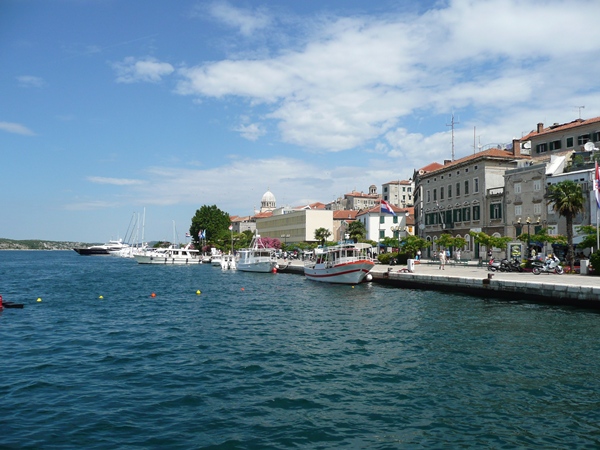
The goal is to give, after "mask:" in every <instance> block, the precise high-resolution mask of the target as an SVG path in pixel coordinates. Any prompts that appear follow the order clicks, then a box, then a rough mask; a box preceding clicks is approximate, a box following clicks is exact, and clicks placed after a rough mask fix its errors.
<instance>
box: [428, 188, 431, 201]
mask: <svg viewBox="0 0 600 450" xmlns="http://www.w3.org/2000/svg"><path fill="white" fill-rule="evenodd" d="M429 202H431V192H430V191H427V203H429Z"/></svg>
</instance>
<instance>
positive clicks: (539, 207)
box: [533, 203, 542, 216]
mask: <svg viewBox="0 0 600 450" xmlns="http://www.w3.org/2000/svg"><path fill="white" fill-rule="evenodd" d="M533 214H535V215H537V216H539V215H541V214H542V204H541V203H534V204H533Z"/></svg>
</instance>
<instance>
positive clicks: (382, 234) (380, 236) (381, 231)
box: [379, 230, 385, 239]
mask: <svg viewBox="0 0 600 450" xmlns="http://www.w3.org/2000/svg"><path fill="white" fill-rule="evenodd" d="M384 238H385V230H379V239H384Z"/></svg>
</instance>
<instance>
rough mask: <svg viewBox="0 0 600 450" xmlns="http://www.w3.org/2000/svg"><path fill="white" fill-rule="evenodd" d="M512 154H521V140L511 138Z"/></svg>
mask: <svg viewBox="0 0 600 450" xmlns="http://www.w3.org/2000/svg"><path fill="white" fill-rule="evenodd" d="M513 155H515V156H521V142H520V141H519V140H518V139H513Z"/></svg>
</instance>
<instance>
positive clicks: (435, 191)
mask: <svg viewBox="0 0 600 450" xmlns="http://www.w3.org/2000/svg"><path fill="white" fill-rule="evenodd" d="M433 201H434V202H435V201H437V189H434V190H433Z"/></svg>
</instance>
